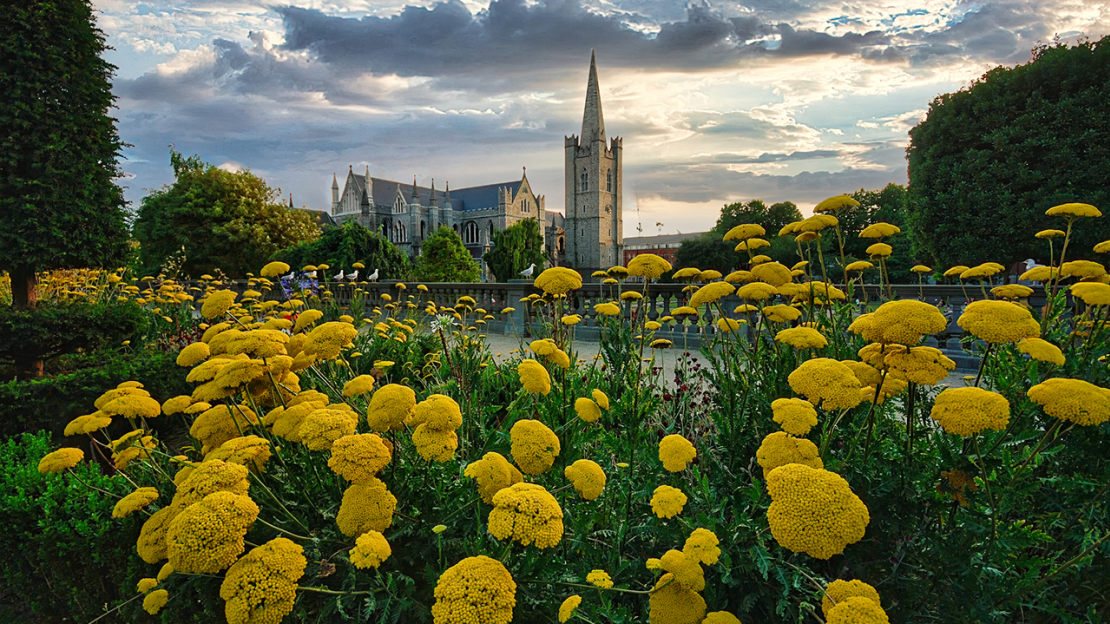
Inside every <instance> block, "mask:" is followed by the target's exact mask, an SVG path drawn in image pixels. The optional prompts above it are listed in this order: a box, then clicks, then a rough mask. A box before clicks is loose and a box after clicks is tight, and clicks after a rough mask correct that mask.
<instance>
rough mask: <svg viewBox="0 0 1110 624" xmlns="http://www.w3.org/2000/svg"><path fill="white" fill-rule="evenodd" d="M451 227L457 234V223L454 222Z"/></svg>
mask: <svg viewBox="0 0 1110 624" xmlns="http://www.w3.org/2000/svg"><path fill="white" fill-rule="evenodd" d="M451 229H453V230H455V233H456V234H458V233H459V224H458V223H456V224H454V225H452V226H451Z"/></svg>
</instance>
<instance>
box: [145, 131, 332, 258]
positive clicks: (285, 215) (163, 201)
mask: <svg viewBox="0 0 1110 624" xmlns="http://www.w3.org/2000/svg"><path fill="white" fill-rule="evenodd" d="M170 164H171V165H172V166H173V173H174V177H175V178H176V180H175V181H174V183H173V185H167V186H163V187H162V189H160V190H158V191H155V192H153V193H151V194H150V195H148V196H146V197H144V198H143V200H142V205H141V207H140V208H139V216H138V218H137V219H136V220H135V225H134V235H135V239H136V240H138V241H139V245H140V247H139V262H140V263H141V264H142V266H143V269H144V270H145V271H147V272H149V273H157V271H158V269H159V268H160V267H161V266H162V265H163V264H165V263H166V262H167V260H170V259H171V258H173V259H174V260H175V261H176V260H178V259H181V257H183V261H182V262H181V267H180V270H181V271H182V272H183V273H184V274H185V275H194V276H195V275H201V274H203V273H212V272H214V271H216V270H220V271H223V272H224V273H225V274H227V275H228V276H230V277H243V276H245V275H246V274H247V273H250V272H257V271H258V270H259V269H260V268H262V266H263V265H264V264H266V262H267V260H268V259H269V258H270V256H271V255H273V253H274V252H276V251H278V250H279V249H285V248H286V247H290V246H292V245H295V244H297V243H300V242H305V241H311V240H314V239H315V238H316V237H318V236H319V235H320V230H319V228H318V227H316V225H315V223H313V221H312V217H311V216H309V214H308V213H307V212H304V211H301V210H296V209H294V208H289V207H287V206H285V205H284V204H281V203H278V200H277V197H278V193H279V191H277V190H274V189H271V188H270V187H269V186H267V184H266V182H265V181H264V180H263V179H262V178H259V177H258V176H256V175H254V174H252V173H251V172H250V171H239V172H231V171H224V170H223V169H219V168H217V167H214V166H212V165H210V164H208V163H206V162H204V161H203V160H201V159H200V157H199V156H190V157H189V158H183V157H182V156H181V154H180V153H178V152H177V151H176V150H171V151H170Z"/></svg>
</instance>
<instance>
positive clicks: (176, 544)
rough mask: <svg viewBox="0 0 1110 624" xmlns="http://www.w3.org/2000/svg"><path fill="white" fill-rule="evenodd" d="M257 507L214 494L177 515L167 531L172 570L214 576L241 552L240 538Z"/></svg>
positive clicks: (227, 494) (226, 494)
mask: <svg viewBox="0 0 1110 624" xmlns="http://www.w3.org/2000/svg"><path fill="white" fill-rule="evenodd" d="M257 517H258V505H256V504H255V503H254V501H252V500H251V499H250V498H248V497H247V496H245V495H242V494H236V493H234V492H215V493H212V494H209V495H208V496H205V497H204V498H203V499H202V500H201V501H200V502H197V503H193V504H192V505H189V506H188V507H186V508H185V509H184V510H183V511H182V512H181V513H179V514H177V516H175V517H174V519H173V520H171V521H170V524H169V527H167V529H166V554H167V555H168V556H169V559H170V565H172V566H173V568H174V570H178V571H181V572H188V573H191V574H215V573H216V572H219V571H220V570H223V569H224V568H226V567H228V566H230V565H231V564H232V563H234V562H235V559H236V558H238V557H239V555H240V554H241V553H242V552H243V548H244V542H243V538H244V536H245V535H246V534H247V529H249V528H250V526H251V525H252V524H254V520H255V518H257Z"/></svg>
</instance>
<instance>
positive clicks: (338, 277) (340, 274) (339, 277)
mask: <svg viewBox="0 0 1110 624" xmlns="http://www.w3.org/2000/svg"><path fill="white" fill-rule="evenodd" d="M331 278H332V279H333V280H334V281H337V282H341V281H343V269H339V272H338V273H336V274H335V275H332V276H331Z"/></svg>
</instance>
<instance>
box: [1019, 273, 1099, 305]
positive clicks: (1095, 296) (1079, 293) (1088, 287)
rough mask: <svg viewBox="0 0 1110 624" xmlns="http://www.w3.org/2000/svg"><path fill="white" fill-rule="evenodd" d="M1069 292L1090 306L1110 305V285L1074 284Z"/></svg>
mask: <svg viewBox="0 0 1110 624" xmlns="http://www.w3.org/2000/svg"><path fill="white" fill-rule="evenodd" d="M1034 270H1036V269H1034ZM1069 290H1071V294H1072V295H1073V296H1075V297H1078V298H1080V299H1082V300H1083V303H1085V304H1087V305H1089V306H1103V305H1110V284H1103V283H1100V282H1080V283H1078V284H1072V285H1071V288H1070V289H1069Z"/></svg>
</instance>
